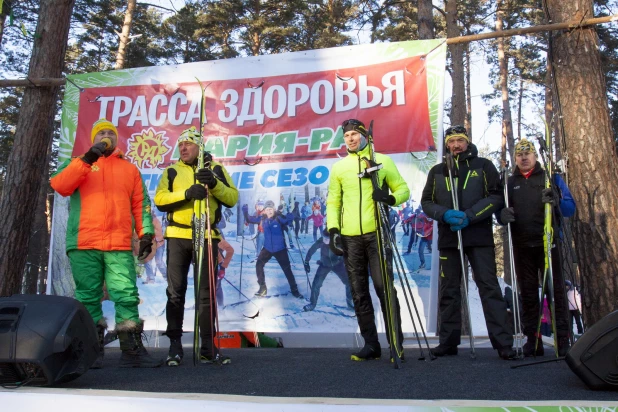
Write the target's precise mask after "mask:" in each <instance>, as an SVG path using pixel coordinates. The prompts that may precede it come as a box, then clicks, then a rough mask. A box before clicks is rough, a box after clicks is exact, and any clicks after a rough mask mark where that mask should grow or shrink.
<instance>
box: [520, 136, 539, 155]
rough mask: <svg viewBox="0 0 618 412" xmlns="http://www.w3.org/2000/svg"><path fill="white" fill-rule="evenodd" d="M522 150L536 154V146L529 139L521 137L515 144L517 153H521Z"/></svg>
mask: <svg viewBox="0 0 618 412" xmlns="http://www.w3.org/2000/svg"><path fill="white" fill-rule="evenodd" d="M521 152H530V153H534V154H535V155H536V148H535V147H534V145H533V144H532V142H531V141H529V140H527V139H521V140H520V141H519V142H518V143H517V144H516V145H515V154H517V153H521Z"/></svg>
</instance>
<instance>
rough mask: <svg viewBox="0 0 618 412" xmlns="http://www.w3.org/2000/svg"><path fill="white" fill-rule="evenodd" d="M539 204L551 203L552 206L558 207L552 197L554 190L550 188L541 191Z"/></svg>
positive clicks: (556, 201) (556, 200) (554, 198)
mask: <svg viewBox="0 0 618 412" xmlns="http://www.w3.org/2000/svg"><path fill="white" fill-rule="evenodd" d="M541 202H543V203H551V205H552V206H558V199H556V196H554V190H553V189H552V188H551V187H548V188H545V189H543V191H542V192H541Z"/></svg>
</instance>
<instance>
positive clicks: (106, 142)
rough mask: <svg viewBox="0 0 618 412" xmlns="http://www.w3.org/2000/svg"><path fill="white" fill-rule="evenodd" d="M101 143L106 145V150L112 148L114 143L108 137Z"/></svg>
mask: <svg viewBox="0 0 618 412" xmlns="http://www.w3.org/2000/svg"><path fill="white" fill-rule="evenodd" d="M101 143H105V150H108V149H109V148H110V147H112V141H111V140H110V139H109V138H108V137H104V138H103V139H101Z"/></svg>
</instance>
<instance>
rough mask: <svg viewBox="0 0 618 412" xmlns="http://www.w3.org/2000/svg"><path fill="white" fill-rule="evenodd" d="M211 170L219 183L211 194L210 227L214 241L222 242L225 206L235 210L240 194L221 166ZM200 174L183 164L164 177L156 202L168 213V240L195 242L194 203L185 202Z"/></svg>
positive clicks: (162, 177) (213, 167)
mask: <svg viewBox="0 0 618 412" xmlns="http://www.w3.org/2000/svg"><path fill="white" fill-rule="evenodd" d="M211 168H212V170H213V172H214V174H215V176H216V177H217V179H218V180H219V182H218V183H217V185H216V186H215V187H214V188H213V189H211V190H209V191H208V201H209V206H210V225H211V232H212V237H213V238H214V239H221V235H220V234H219V230H217V229H215V225H216V224H217V223H218V222H219V220H221V206H225V207H233V206H234V205H235V204H236V202H238V190H237V189H236V186H235V185H234V182H232V179H231V178H230V175H229V174H228V173H227V170H225V167H223V165H222V164H221V163H218V162H214V161H213V162H211ZM196 171H197V170H196V167H195V166H192V165H188V164H186V163H185V162H183V161H182V160H181V161H178V162H177V163H175V164H173V165H171V166H169V167H168V168H167V169H165V171H164V172H163V175H162V176H161V180H160V181H159V185H158V186H157V191H156V193H155V198H154V201H155V205H156V206H157V208H158V209H159V210H160V211H162V212H167V221H168V225H167V229H165V237H166V238H168V237H172V238H181V239H191V238H192V226H191V223H192V221H193V200H187V199H186V198H185V191H186V190H187V189H188V188H189V187H191V186H192V185H193V184H195V183H198V182H197V181H196V180H195V172H196Z"/></svg>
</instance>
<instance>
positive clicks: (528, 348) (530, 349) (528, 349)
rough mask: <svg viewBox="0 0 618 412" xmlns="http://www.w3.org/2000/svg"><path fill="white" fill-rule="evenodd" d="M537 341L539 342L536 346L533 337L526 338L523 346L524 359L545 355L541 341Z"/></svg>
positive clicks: (535, 340) (535, 339)
mask: <svg viewBox="0 0 618 412" xmlns="http://www.w3.org/2000/svg"><path fill="white" fill-rule="evenodd" d="M538 341H539V342H538V344H537V338H535V337H534V335H529V336H528V340H527V341H526V343H525V344H524V348H523V351H524V356H525V357H530V356H544V355H545V349H543V339H541V338H539V339H538ZM535 345H536V352H535V350H534V346H535Z"/></svg>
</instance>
